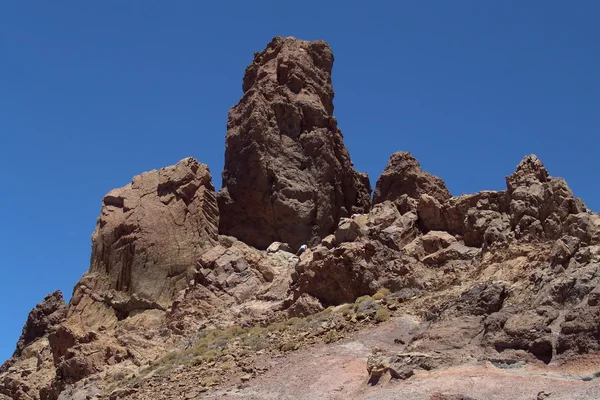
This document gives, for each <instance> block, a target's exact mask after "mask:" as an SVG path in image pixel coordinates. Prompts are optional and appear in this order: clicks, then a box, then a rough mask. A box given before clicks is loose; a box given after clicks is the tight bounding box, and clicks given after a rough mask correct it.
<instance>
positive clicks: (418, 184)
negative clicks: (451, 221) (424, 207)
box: [373, 151, 452, 204]
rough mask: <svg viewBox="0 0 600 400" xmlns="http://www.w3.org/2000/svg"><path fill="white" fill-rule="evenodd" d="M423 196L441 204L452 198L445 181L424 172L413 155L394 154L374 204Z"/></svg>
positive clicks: (401, 152) (378, 187)
mask: <svg viewBox="0 0 600 400" xmlns="http://www.w3.org/2000/svg"><path fill="white" fill-rule="evenodd" d="M422 194H428V195H430V196H431V197H433V198H435V199H436V200H438V201H441V202H443V201H445V200H447V199H449V198H450V197H452V195H451V194H450V192H449V191H448V188H446V184H445V183H444V181H443V180H442V179H440V178H438V177H437V176H435V175H431V174H430V173H427V172H425V171H423V170H422V169H421V165H420V164H419V162H418V161H417V160H416V159H415V158H414V157H413V155H412V154H410V153H409V152H407V151H399V152H397V153H394V154H392V155H391V156H390V160H389V162H388V164H387V166H386V167H385V170H384V171H383V173H382V174H381V176H380V177H379V179H378V180H377V184H376V185H375V194H374V197H373V203H374V204H377V203H381V202H383V201H386V200H390V201H395V200H398V199H400V197H401V196H402V195H407V196H408V197H411V198H413V199H418V198H419V197H421V195H422Z"/></svg>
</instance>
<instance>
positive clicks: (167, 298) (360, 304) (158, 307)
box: [0, 38, 600, 400]
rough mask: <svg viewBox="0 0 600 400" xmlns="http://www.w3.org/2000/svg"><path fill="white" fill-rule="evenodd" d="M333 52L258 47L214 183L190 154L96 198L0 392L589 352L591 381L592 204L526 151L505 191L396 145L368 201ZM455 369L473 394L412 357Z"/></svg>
mask: <svg viewBox="0 0 600 400" xmlns="http://www.w3.org/2000/svg"><path fill="white" fill-rule="evenodd" d="M332 62H333V56H332V55H331V50H330V49H329V47H328V46H327V45H326V44H325V43H324V42H320V41H317V42H312V43H310V42H305V41H299V40H296V39H292V38H288V39H283V38H275V39H274V40H273V41H272V42H271V43H270V44H269V45H268V46H267V49H266V50H265V51H263V52H262V53H257V54H256V56H255V60H254V62H253V63H252V64H251V65H250V66H249V67H248V68H247V70H246V74H245V77H244V84H243V89H244V97H243V98H242V100H241V101H240V104H238V105H237V106H236V107H234V108H233V109H232V110H231V113H230V116H229V124H228V133H227V138H226V142H227V143H226V144H227V150H226V169H225V171H224V172H223V181H224V188H223V190H222V191H221V192H220V193H219V195H218V196H217V195H216V194H215V193H214V188H213V185H212V182H211V175H210V172H209V170H208V167H207V166H206V165H203V164H200V163H198V162H197V161H195V160H194V159H192V158H186V159H184V160H181V161H180V162H179V163H177V164H176V165H174V166H170V167H166V168H163V169H161V170H158V171H151V172H147V173H143V174H141V175H139V176H136V177H134V178H133V180H132V182H131V184H129V185H127V186H125V187H123V188H120V189H115V190H113V191H111V192H110V193H108V194H107V195H106V196H105V197H104V199H103V201H102V209H101V215H100V217H99V218H98V220H97V226H96V230H95V232H94V234H93V236H92V257H91V266H90V269H89V271H88V272H87V273H86V274H85V275H84V276H83V277H82V279H81V280H80V281H79V282H78V283H77V285H76V287H75V289H74V293H73V297H72V299H71V301H70V304H69V305H68V307H67V306H66V305H65V304H64V301H63V299H62V295H61V293H60V292H55V293H53V294H51V295H48V296H47V297H46V298H45V300H44V301H43V302H41V303H40V304H38V305H37V307H36V308H35V309H34V310H32V311H31V313H30V314H29V318H28V320H27V322H26V324H25V327H24V328H23V333H22V335H21V338H20V339H19V342H18V343H17V349H16V351H15V353H14V356H13V357H12V358H11V359H10V360H8V361H7V362H6V363H4V364H3V366H2V368H0V398H6V396H8V398H11V399H14V400H63V399H98V400H99V399H103V400H104V399H108V400H116V399H129V400H150V399H152V400H155V399H164V400H166V399H170V398H185V399H196V398H201V397H202V398H204V397H206V398H223V397H224V396H225V395H227V396H229V394H230V393H229V392H228V391H227V390H234V391H235V396H237V397H240V398H241V397H249V398H250V397H251V398H254V397H257V398H259V397H261V394H265V396H263V397H267V395H268V396H271V397H273V396H277V395H278V394H281V396H280V397H281V398H296V396H295V395H297V393H299V392H303V393H304V392H305V391H308V393H307V394H306V396H307V397H306V398H327V397H345V398H357V397H360V396H363V395H364V385H365V382H367V381H368V382H369V384H370V385H377V387H376V388H371V389H373V390H374V392H373V394H374V396H376V395H377V393H376V391H377V390H387V389H389V390H394V391H397V393H396V392H395V394H394V396H396V395H397V396H400V397H402V398H404V397H405V396H404V393H403V392H402V390H404V389H407V390H408V391H409V392H410V393H415V396H416V397H415V398H431V399H433V398H436V399H438V398H439V399H441V398H463V399H468V398H490V391H497V390H501V391H502V390H504V392H507V393H508V395H507V396H508V397H510V398H518V399H530V398H534V397H535V396H536V394H537V397H538V398H541V397H540V396H542V397H543V398H547V396H546V394H547V392H546V391H544V390H541V389H547V388H546V387H543V388H540V387H537V388H536V389H535V392H531V391H529V392H527V390H529V389H528V387H529V386H528V385H526V384H522V383H521V382H520V381H519V383H518V384H517V385H516V386H518V390H516V391H515V386H513V387H510V386H506V387H505V386H504V385H503V384H498V383H497V381H495V382H496V383H495V385H487V382H490V381H492V380H493V379H496V378H497V377H498V376H503V379H504V378H506V379H507V380H509V381H510V382H513V385H514V379H516V378H515V376H516V375H515V374H513V375H512V377H510V376H508V375H509V374H506V376H504V375H502V374H503V373H502V372H501V370H502V369H505V368H508V367H507V366H509V367H510V368H521V366H523V368H527V367H529V366H531V369H529V370H528V371H527V372H526V373H523V374H520V375H519V376H518V378H519V379H524V377H527V376H528V377H529V378H528V379H530V381H529V382H530V383H531V382H534V383H536V384H537V383H538V382H540V381H541V380H542V379H543V380H544V382H548V381H550V378H548V377H549V376H558V375H556V374H560V376H567V375H568V374H571V375H572V374H573V372H572V371H575V372H577V371H581V370H582V369H584V368H585V369H586V371H588V372H589V375H573V376H574V377H575V378H576V379H572V380H565V379H563V380H562V381H565V382H566V381H568V382H569V384H568V385H566V386H568V387H567V388H566V389H565V387H566V386H562V387H561V390H563V392H564V393H568V395H571V394H573V393H574V392H573V389H574V388H575V386H576V385H575V384H574V382H576V381H577V382H579V384H581V385H584V384H586V382H587V381H592V380H593V379H595V378H597V373H596V374H595V375H594V373H595V372H596V371H595V370H593V371H591V372H590V371H589V368H592V367H593V368H595V367H594V366H595V365H597V362H596V361H597V359H598V357H599V356H600V354H599V352H600V338H599V337H598V326H599V324H600V215H598V214H595V213H592V212H590V211H589V210H588V209H587V208H586V207H585V205H584V204H583V202H582V201H581V200H580V199H577V198H576V197H575V196H574V195H573V193H572V192H571V190H570V189H569V187H568V186H567V184H566V183H565V181H564V180H562V179H561V178H554V177H551V176H550V175H549V173H548V171H547V170H546V168H545V167H544V166H543V164H542V163H541V161H540V160H538V159H537V157H535V156H527V157H525V158H524V159H523V161H522V162H521V163H520V164H519V165H518V166H517V168H516V171H515V172H514V173H512V174H511V175H509V176H508V177H507V178H506V183H507V189H506V190H503V191H497V192H495V191H494V192H492V191H485V192H480V193H475V194H470V195H463V196H459V197H450V193H449V192H448V190H447V189H446V186H445V184H444V183H443V181H442V180H441V179H439V178H437V177H435V176H432V175H430V174H428V173H426V172H424V171H422V170H421V168H420V166H419V163H418V162H417V161H416V160H415V159H414V158H413V157H412V156H411V155H410V154H409V153H402V152H401V153H396V154H394V155H392V157H391V158H390V162H389V164H388V166H387V168H386V170H385V171H384V173H383V174H382V176H381V177H380V178H379V180H378V182H377V187H376V190H375V199H374V203H375V204H374V205H373V206H372V207H371V206H370V204H369V203H370V200H369V190H370V189H369V184H368V180H367V179H366V176H363V175H360V174H358V173H357V172H355V171H354V170H353V169H352V165H351V162H350V159H349V156H348V152H347V150H346V149H345V147H344V145H343V143H342V137H341V133H340V132H339V130H338V128H337V125H336V122H335V119H334V118H333V117H332V113H333V105H332V99H333V91H332V88H331V66H332ZM219 229H220V230H221V231H219ZM228 234H229V235H228ZM239 239H241V240H239ZM305 241H308V242H311V243H312V244H311V246H310V247H309V249H308V250H307V251H306V252H304V253H302V254H301V255H300V256H296V255H294V254H293V253H294V250H296V248H297V247H298V246H299V245H300V244H301V243H303V242H305ZM388 320H390V321H388ZM386 321H387V322H386ZM369 335H371V336H369ZM346 338H347V339H348V341H347V342H346V343H345V344H344V345H343V346H335V347H333V346H330V347H329V348H327V351H323V352H322V351H321V350H319V357H318V358H316V357H315V356H314V355H315V352H313V351H312V350H313V349H312V348H310V349H307V352H308V355H306V353H305V356H304V357H299V358H300V359H299V360H296V361H298V362H299V363H300V365H303V366H304V367H301V368H298V367H297V366H296V364H295V363H293V362H291V363H289V364H293V367H294V371H290V367H289V366H287V365H286V364H288V363H287V362H286V361H285V359H284V357H288V356H289V357H293V356H290V355H289V354H290V353H293V352H295V351H296V350H299V352H301V351H302V348H303V347H308V346H312V345H320V346H327V344H328V343H331V342H334V341H337V340H341V339H346ZM374 343H377V344H378V346H377V347H374V346H373V344H374ZM379 345H382V346H383V347H384V348H379ZM321 349H322V348H321ZM341 349H345V350H344V351H346V353H345V354H342V355H341V356H340V354H337V355H336V354H333V356H330V354H331V353H336V352H338V353H339V352H340V351H342V350H341ZM308 350H310V351H308ZM367 353H371V356H368V354H367ZM328 354H329V355H328ZM321 357H323V358H321ZM327 357H330V358H328V360H329V361H326V359H327ZM282 358H283V361H281V360H282ZM275 359H277V360H278V361H274V360H275ZM365 360H367V361H366V363H365ZM339 364H344V365H343V367H340V366H339ZM347 365H348V366H349V367H348V368H347V371H349V372H346V375H343V376H342V378H341V379H339V378H340V377H339V376H335V377H334V378H331V377H330V376H329V374H330V373H331V371H332V369H335V368H336V367H339V369H346V366H347ZM356 365H358V366H359V368H358V370H360V371H361V372H360V373H359V372H356V371H358V370H357V369H356ZM273 366H276V368H275V371H271V374H270V375H265V376H267V377H265V378H264V379H263V381H262V382H263V383H262V385H263V386H262V387H261V386H260V384H257V383H255V380H258V378H259V377H260V376H261V375H262V374H264V373H265V372H266V371H268V370H269V369H271V368H273ZM279 368H281V370H279ZM453 368H454V369H455V370H454V371H455V372H454V373H455V374H456V371H458V374H459V376H465V371H466V368H468V369H471V370H472V371H474V372H475V374H476V376H478V379H479V380H480V381H481V382H482V384H481V385H475V386H476V387H473V386H472V385H471V382H469V383H468V385H463V386H464V387H465V388H466V387H467V386H468V387H469V388H470V389H469V391H470V390H479V391H478V392H477V393H480V394H481V393H483V394H482V395H481V396H471V394H472V393H471V392H469V393H466V394H464V395H463V394H460V395H458V394H453V393H455V392H454V390H455V389H456V388H457V385H456V382H455V381H451V382H450V383H449V384H448V383H447V384H446V386H445V387H441V386H440V382H441V381H444V379H446V378H444V376H451V375H452V373H451V372H448V374H431V375H428V374H427V373H423V374H420V373H416V372H417V371H434V370H439V369H447V371H451V370H452V369H453ZM299 371H300V373H299ZM490 371H491V372H490ZM540 371H542V372H541V373H540ZM548 371H550V372H548ZM546 372H548V374H546ZM361 374H362V375H361ZM367 374H368V379H366V378H367ZM536 374H537V375H536ZM542 374H543V375H544V376H543V377H542ZM565 374H567V375H565ZM291 375H293V377H294V379H289V377H290V376H291ZM467 375H469V376H471V375H470V374H467ZM571 375H569V376H571ZM427 376H430V377H432V378H431V379H433V380H435V382H434V384H433V386H434V388H432V385H431V384H430V385H429V386H427V385H426V384H423V385H421V383H423V382H424V380H425V383H426V380H427V379H428V378H427ZM313 379H314V380H315V382H317V383H315V384H314V385H309V386H306V382H307V381H311V380H313ZM511 379H513V381H511ZM385 380H396V381H398V382H397V385H388V386H386V385H380V383H381V382H383V383H385ZM404 380H408V381H409V385H408V386H407V385H403V383H402V381H404ZM240 381H241V382H243V384H242V385H240ZM265 381H266V383H265ZM282 381H284V382H285V383H283V384H282V383H281V382H282ZM557 381H558V380H554V381H552V382H551V385H554V387H558V386H560V385H561V384H560V383H557ZM332 382H333V383H335V385H334V386H331V385H330V386H327V385H326V383H332ZM339 382H344V385H341V386H340V385H339ZM410 382H418V383H415V384H414V385H410ZM219 386H220V387H223V388H224V389H223V390H224V391H221V392H219V390H220V389H214V387H219ZM488 386H489V387H488ZM324 387H330V391H328V392H327V391H324V389H323V388H324ZM382 387H383V388H382ZM352 388H354V389H352ZM386 388H387V389H386ZM481 388H483V389H481ZM577 388H578V390H579V392H578V393H579V394H578V396H579V395H580V394H581V393H584V395H581V396H579V397H573V398H582V399H583V398H591V397H594V396H595V395H593V393H598V394H599V396H600V387H599V388H598V389H597V390H595V391H593V390H591V389H590V387H585V386H578V387H577ZM433 389H435V390H433ZM286 390H288V391H291V392H292V395H286V394H285V393H284V392H285V391H286ZM415 390H416V391H418V393H417V392H414V391H415ZM465 390H466V389H465ZM486 390H487V391H486ZM531 390H534V389H531ZM207 392H208V393H207ZM517 392H519V393H521V394H523V395H522V396H521V395H518V396H517V395H516V394H515V393H517ZM590 393H592V394H590ZM379 394H382V393H379ZM514 394H515V395H514ZM513 395H514V396H513ZM482 396H483V397H482ZM494 396H495V397H498V396H497V393H494ZM585 396H587V397H585ZM590 396H591V397H590ZM379 397H381V398H388V397H389V396H385V395H381V396H379ZM595 397H598V396H595ZM595 397H594V398H595ZM550 398H552V397H550Z"/></svg>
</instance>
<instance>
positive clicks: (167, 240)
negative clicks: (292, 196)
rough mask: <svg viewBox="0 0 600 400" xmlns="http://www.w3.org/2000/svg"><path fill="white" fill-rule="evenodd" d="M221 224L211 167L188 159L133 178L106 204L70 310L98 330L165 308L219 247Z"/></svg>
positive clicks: (103, 203)
mask: <svg viewBox="0 0 600 400" xmlns="http://www.w3.org/2000/svg"><path fill="white" fill-rule="evenodd" d="M218 224H219V212H218V207H217V202H216V196H215V192H214V187H213V185H212V181H211V174H210V171H209V169H208V167H207V166H206V165H203V164H200V163H199V162H197V161H196V160H194V159H192V158H186V159H183V160H181V161H180V162H178V163H177V164H176V165H174V166H170V167H166V168H163V169H161V170H158V171H151V172H146V173H143V174H141V175H139V176H136V177H134V178H133V180H132V182H131V183H130V184H129V185H127V186H125V187H122V188H119V189H115V190H113V191H111V192H110V193H108V194H107V195H106V196H105V197H104V199H103V200H102V210H101V215H100V217H99V218H98V221H97V225H96V230H95V232H94V234H93V236H92V261H91V267H90V270H89V272H88V273H86V274H85V276H84V277H83V278H82V279H81V280H80V282H79V283H78V284H77V286H76V288H75V292H74V294H73V299H72V300H71V312H70V313H71V314H77V315H79V317H80V318H81V320H82V321H86V323H90V322H96V323H92V324H91V325H90V326H89V327H90V328H92V329H96V328H97V327H98V326H99V325H101V324H104V325H107V326H108V325H110V324H111V323H114V321H115V320H118V319H123V318H125V317H126V316H127V315H129V314H130V313H131V312H134V311H136V310H138V311H139V310H144V309H162V310H166V309H167V308H168V307H169V306H170V305H171V303H172V302H173V300H174V299H175V297H176V295H177V293H178V292H179V291H181V290H183V289H185V288H186V287H187V283H188V281H189V280H191V279H192V275H193V270H194V268H195V266H196V261H197V260H198V258H199V256H200V254H202V252H204V251H205V250H207V249H209V248H211V247H213V246H214V245H215V244H217V243H218ZM81 313H83V314H84V315H81ZM106 314H109V315H108V316H107V315H106ZM110 314H113V316H114V319H113V321H112V322H110V321H108V320H106V318H108V317H110ZM102 319H104V320H102Z"/></svg>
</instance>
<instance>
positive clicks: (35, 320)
mask: <svg viewBox="0 0 600 400" xmlns="http://www.w3.org/2000/svg"><path fill="white" fill-rule="evenodd" d="M66 315H67V305H66V304H65V301H64V299H63V296H62V292H61V291H60V290H57V291H56V292H54V293H51V294H49V295H47V296H46V297H45V298H44V301H42V302H40V303H38V304H37V305H36V306H35V308H34V309H33V310H31V312H30V313H29V316H28V317H27V322H25V326H24V327H23V332H22V333H21V337H20V338H19V341H18V342H17V348H16V350H15V352H14V354H13V356H12V358H11V359H9V360H7V361H6V363H5V364H4V365H2V368H0V371H5V370H6V369H8V367H9V366H10V365H12V363H13V362H14V359H15V358H17V357H19V356H20V355H21V353H22V352H23V350H24V349H25V347H27V346H28V345H29V344H30V343H32V342H34V341H35V340H37V339H39V338H41V337H44V336H45V335H46V334H47V333H48V332H49V331H50V329H52V328H53V327H55V326H57V325H58V324H60V323H61V322H62V321H64V319H65V317H66Z"/></svg>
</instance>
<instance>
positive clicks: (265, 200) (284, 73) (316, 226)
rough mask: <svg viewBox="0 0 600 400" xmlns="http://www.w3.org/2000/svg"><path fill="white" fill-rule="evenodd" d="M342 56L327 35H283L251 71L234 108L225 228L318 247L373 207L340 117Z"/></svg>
mask: <svg viewBox="0 0 600 400" xmlns="http://www.w3.org/2000/svg"><path fill="white" fill-rule="evenodd" d="M332 66H333V53H332V52H331V49H330V48H329V45H328V44H327V43H326V42H323V41H315V42H307V41H303V40H297V39H294V38H283V37H276V38H275V39H273V41H272V42H271V43H269V45H268V46H267V48H266V49H265V50H264V51H263V52H261V53H256V54H255V57H254V61H253V62H252V63H251V64H250V65H249V66H248V67H247V68H246V73H245V75H244V81H243V90H244V96H243V97H242V99H241V100H240V102H239V104H238V105H236V106H234V107H233V108H232V109H231V110H230V112H229V119H228V123H227V136H226V150H225V170H224V171H223V189H222V190H221V191H220V192H219V195H218V200H219V209H220V213H221V220H220V226H219V230H220V233H222V234H226V235H231V236H235V237H237V238H238V239H240V240H241V241H243V242H245V243H247V244H249V245H252V246H255V247H257V248H261V249H265V248H267V247H268V246H269V245H270V244H271V243H272V242H275V241H280V242H284V243H289V244H290V245H291V246H292V248H293V249H294V250H295V249H297V248H298V247H299V246H300V245H301V244H303V243H318V241H319V240H320V238H324V237H325V236H327V235H329V234H331V233H333V230H334V229H335V228H336V226H337V223H338V221H339V220H340V218H342V217H348V216H350V215H352V214H355V213H364V212H366V211H368V209H369V207H370V201H371V200H370V191H371V187H370V184H369V180H368V177H367V176H366V174H360V173H358V172H356V171H355V170H354V169H353V168H352V162H351V160H350V156H349V154H348V150H347V149H346V147H345V145H344V142H343V139H342V134H341V132H340V130H339V128H338V126H337V121H336V119H335V118H334V117H333V97H334V92H333V88H332V85H331V69H332Z"/></svg>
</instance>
